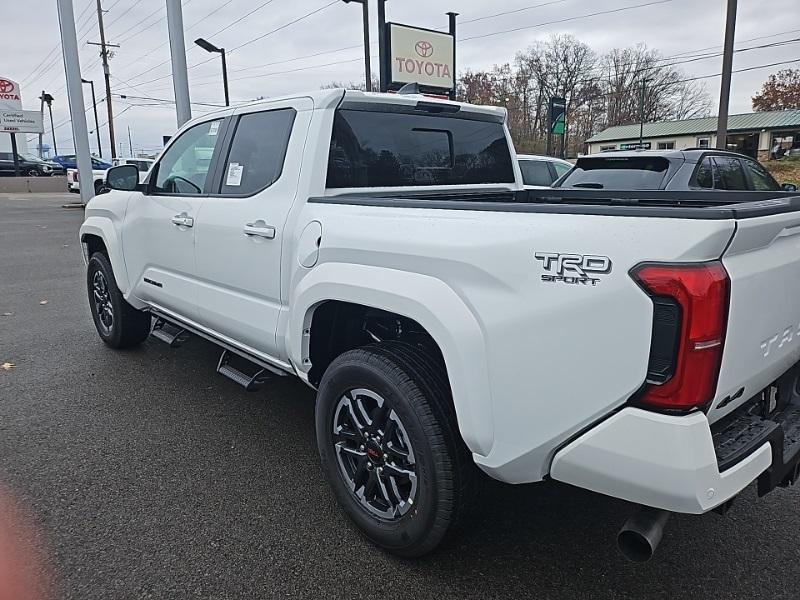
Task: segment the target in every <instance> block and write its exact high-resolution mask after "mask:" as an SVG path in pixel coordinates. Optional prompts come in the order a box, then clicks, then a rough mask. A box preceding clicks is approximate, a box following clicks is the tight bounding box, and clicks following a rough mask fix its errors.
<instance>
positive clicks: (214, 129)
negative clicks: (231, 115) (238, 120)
mask: <svg viewBox="0 0 800 600" xmlns="http://www.w3.org/2000/svg"><path fill="white" fill-rule="evenodd" d="M218 131H219V121H214V122H213V123H212V124H211V127H209V129H208V135H217V132H218Z"/></svg>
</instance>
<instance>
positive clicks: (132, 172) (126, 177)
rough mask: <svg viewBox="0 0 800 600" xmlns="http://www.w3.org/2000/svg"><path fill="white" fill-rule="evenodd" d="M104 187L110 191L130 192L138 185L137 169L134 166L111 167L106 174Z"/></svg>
mask: <svg viewBox="0 0 800 600" xmlns="http://www.w3.org/2000/svg"><path fill="white" fill-rule="evenodd" d="M106 185H108V187H110V188H111V189H112V190H121V191H123V192H132V191H134V190H135V189H136V187H137V186H138V185H139V169H138V168H137V167H136V165H120V166H118V167H111V168H110V169H109V170H108V172H107V173H106Z"/></svg>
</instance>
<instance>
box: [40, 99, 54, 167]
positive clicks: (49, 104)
mask: <svg viewBox="0 0 800 600" xmlns="http://www.w3.org/2000/svg"><path fill="white" fill-rule="evenodd" d="M54 99H55V98H53V96H52V95H50V94H48V93H46V92H42V96H41V98H40V100H41V101H42V102H44V103H45V104H47V111H48V112H49V113H50V133H52V135H53V154H55V155H58V146H57V145H56V127H55V125H54V124H53V100H54Z"/></svg>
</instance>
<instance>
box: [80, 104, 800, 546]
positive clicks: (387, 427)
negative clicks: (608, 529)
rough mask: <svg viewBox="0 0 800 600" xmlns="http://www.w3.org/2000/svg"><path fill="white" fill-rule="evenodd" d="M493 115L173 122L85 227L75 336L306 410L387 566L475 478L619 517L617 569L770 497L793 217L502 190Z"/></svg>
mask: <svg viewBox="0 0 800 600" xmlns="http://www.w3.org/2000/svg"><path fill="white" fill-rule="evenodd" d="M505 117H506V115H505V112H504V111H503V110H502V109H499V108H490V107H478V106H470V105H467V104H459V103H455V102H450V101H446V100H438V99H431V98H426V97H423V96H418V95H403V94H393V95H383V94H368V93H362V92H355V91H346V92H345V91H342V90H325V91H317V92H313V93H310V94H307V95H299V96H295V97H290V98H283V99H275V100H269V101H263V102H259V103H255V104H251V105H248V106H245V107H239V108H236V109H226V110H224V111H222V112H218V113H215V114H210V115H205V116H203V117H200V118H198V119H195V120H193V121H191V122H189V123H187V124H186V125H185V126H184V127H183V128H182V129H181V130H180V131H179V132H178V134H177V135H175V136H174V137H173V138H172V140H171V141H170V143H169V145H168V146H167V147H166V149H165V150H164V151H163V153H162V154H161V156H160V157H159V159H158V160H157V162H156V164H155V165H154V167H153V169H152V170H151V171H150V174H149V176H148V178H147V181H146V182H145V183H140V182H139V174H138V172H137V169H136V167H135V166H131V165H128V166H121V167H115V168H113V169H111V170H109V173H108V184H109V185H110V187H111V188H113V190H112V191H111V193H109V194H104V195H102V196H97V197H95V198H94V199H93V200H92V201H91V202H90V203H89V204H88V205H87V207H86V220H85V222H84V223H83V225H82V227H81V229H80V240H81V242H82V243H83V248H84V254H85V257H86V261H87V264H88V271H87V285H88V296H89V302H90V305H91V311H92V315H93V318H94V323H95V326H96V328H97V330H98V332H99V334H100V337H101V338H102V340H103V341H104V342H105V343H106V344H108V345H109V346H111V347H113V348H124V347H128V346H132V345H135V344H139V343H141V342H142V341H144V340H145V339H146V338H147V337H148V336H150V335H152V336H153V337H155V338H159V339H161V340H163V341H166V342H168V343H170V344H171V345H173V346H178V345H180V344H181V343H183V342H184V341H185V340H186V339H187V337H188V336H189V335H190V334H194V335H197V336H200V337H203V338H207V339H209V340H211V341H213V342H215V343H216V344H218V345H219V346H220V347H221V349H222V356H221V358H220V361H219V364H218V371H219V372H220V373H222V374H224V375H226V376H228V377H230V378H231V379H233V380H234V381H236V382H238V383H240V384H241V385H243V386H245V388H247V389H255V388H257V387H258V386H259V384H261V383H262V382H263V381H264V380H265V379H266V378H267V377H280V376H285V375H295V376H297V377H299V378H300V379H302V380H303V381H304V382H306V383H307V384H308V385H310V386H312V387H314V388H315V389H316V390H317V407H316V428H317V439H318V446H319V452H320V456H321V461H322V465H323V468H324V471H325V473H326V476H327V478H328V480H329V482H330V484H331V486H332V488H333V491H334V493H335V495H336V497H337V499H338V501H339V502H340V504H341V505H342V507H343V509H344V510H345V512H346V513H347V514H348V515H349V517H350V518H351V519H352V521H354V522H355V523H356V524H357V526H358V527H359V528H360V529H361V530H362V531H363V532H364V533H365V534H366V536H367V537H368V538H369V539H371V540H372V541H374V542H375V543H377V544H379V545H381V546H383V547H385V548H388V549H389V550H390V551H392V552H395V553H397V554H400V555H403V556H418V555H421V554H423V553H425V552H428V551H430V550H432V549H433V548H434V547H436V546H437V545H438V544H439V543H440V541H441V540H442V539H443V538H444V537H445V535H446V534H447V533H448V532H450V531H452V530H453V524H454V523H455V522H456V520H457V519H458V517H459V516H460V515H462V514H463V508H464V506H465V502H466V499H467V497H468V495H469V492H470V490H472V489H474V484H475V482H476V475H479V472H478V471H477V469H475V465H477V466H478V467H479V468H480V470H482V471H483V472H484V473H487V474H488V475H489V476H491V477H493V478H495V479H498V480H500V481H503V482H508V483H527V482H537V481H542V480H545V479H548V478H552V479H554V480H558V481H562V482H567V483H570V484H572V485H575V486H579V487H582V488H585V489H588V490H594V491H596V492H599V493H602V494H607V495H609V496H613V497H616V498H622V499H625V500H628V501H630V502H632V503H635V504H637V505H640V508H637V509H636V511H635V512H634V515H633V517H632V518H631V519H630V520H629V521H628V523H627V524H626V525H625V526H624V527H623V530H622V531H621V533H620V536H619V538H618V540H619V544H620V548H621V549H622V550H623V552H624V553H625V554H626V555H627V556H629V557H630V558H632V559H635V560H644V559H647V558H649V556H650V555H651V554H652V552H653V551H654V550H655V546H656V545H657V543H658V540H659V538H660V536H661V532H662V530H663V526H664V522H665V521H666V518H667V516H668V515H669V514H670V512H681V513H695V514H699V513H706V512H709V511H711V510H712V509H717V510H719V511H724V510H725V509H726V508H727V507H728V506H729V505H730V502H731V501H732V500H733V499H734V498H735V497H736V495H737V494H739V492H741V491H742V490H743V489H744V488H746V487H748V486H749V485H750V484H752V483H753V482H756V481H757V482H758V490H759V492H760V493H761V494H764V493H766V492H768V491H770V490H772V489H773V488H774V487H776V486H779V485H788V484H790V483H793V482H794V480H795V479H796V478H797V475H798V461H800V385H798V372H799V371H798V366H797V364H798V361H799V360H800V302H798V298H799V297H800V198H791V197H788V195H785V194H783V195H782V194H781V193H780V192H778V193H772V194H771V195H768V196H765V195H764V194H759V193H756V192H738V193H737V192H713V191H710V192H698V193H688V192H683V193H681V192H648V193H647V195H642V193H641V192H638V193H637V192H633V193H627V194H626V193H617V192H613V191H609V190H603V191H596V190H595V191H588V190H584V191H580V190H533V191H531V190H524V189H522V180H521V177H520V172H519V167H518V165H517V163H516V160H515V153H514V148H513V145H512V142H511V139H510V138H509V134H508V130H507V128H506V126H505ZM537 194H539V195H538V196H537ZM637 194H638V196H637ZM154 368H156V367H155V366H154ZM264 502H269V499H268V497H265V499H264Z"/></svg>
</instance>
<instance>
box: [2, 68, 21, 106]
mask: <svg viewBox="0 0 800 600" xmlns="http://www.w3.org/2000/svg"><path fill="white" fill-rule="evenodd" d="M6 108H7V109H10V110H22V94H20V91H19V84H18V83H17V82H16V81H13V80H12V79H9V78H8V77H3V76H1V75H0V109H6Z"/></svg>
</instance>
